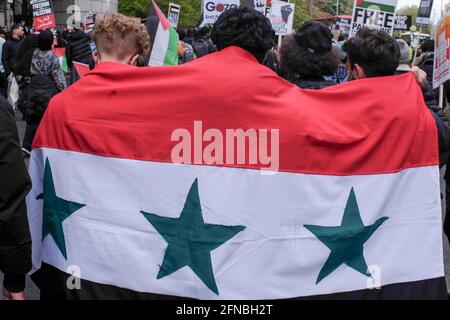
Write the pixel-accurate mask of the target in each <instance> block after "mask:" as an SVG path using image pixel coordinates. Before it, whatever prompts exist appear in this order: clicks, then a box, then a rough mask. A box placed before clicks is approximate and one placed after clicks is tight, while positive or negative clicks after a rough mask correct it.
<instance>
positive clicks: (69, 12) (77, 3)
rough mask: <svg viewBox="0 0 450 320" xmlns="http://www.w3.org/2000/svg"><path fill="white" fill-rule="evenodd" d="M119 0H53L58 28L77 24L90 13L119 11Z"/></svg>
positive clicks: (98, 13)
mask: <svg viewBox="0 0 450 320" xmlns="http://www.w3.org/2000/svg"><path fill="white" fill-rule="evenodd" d="M117 6H118V0H53V11H54V13H55V19H56V24H57V27H58V29H62V28H64V26H66V25H70V26H77V24H79V22H80V21H81V23H83V22H84V18H85V17H86V15H88V14H89V13H94V14H97V15H101V14H104V13H105V12H117Z"/></svg>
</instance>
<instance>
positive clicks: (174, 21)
mask: <svg viewBox="0 0 450 320" xmlns="http://www.w3.org/2000/svg"><path fill="white" fill-rule="evenodd" d="M180 12H181V6H180V5H178V4H175V3H169V13H168V14H167V20H169V22H170V24H171V25H172V27H174V28H175V29H176V28H177V27H178V21H179V20H180Z"/></svg>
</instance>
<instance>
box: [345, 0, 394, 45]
mask: <svg viewBox="0 0 450 320" xmlns="http://www.w3.org/2000/svg"><path fill="white" fill-rule="evenodd" d="M396 6H397V0H371V1H370V2H368V1H365V0H355V5H354V7H353V15H352V26H351V31H350V37H354V36H355V34H356V33H357V32H358V30H359V29H361V28H364V27H368V28H372V29H378V30H382V31H385V32H387V33H389V34H391V35H392V34H393V32H394V25H395V7H396Z"/></svg>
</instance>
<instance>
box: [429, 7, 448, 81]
mask: <svg viewBox="0 0 450 320" xmlns="http://www.w3.org/2000/svg"><path fill="white" fill-rule="evenodd" d="M449 40H450V15H449V14H448V13H447V15H446V16H445V17H444V18H442V19H441V21H439V23H438V25H437V26H436V40H435V41H434V67H433V88H434V89H436V88H438V87H439V86H440V85H441V84H443V83H444V82H445V81H447V80H449V79H450V54H449V52H450V45H449Z"/></svg>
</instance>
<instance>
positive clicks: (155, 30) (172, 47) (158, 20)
mask: <svg viewBox="0 0 450 320" xmlns="http://www.w3.org/2000/svg"><path fill="white" fill-rule="evenodd" d="M146 26H147V30H148V32H149V34H150V39H151V42H152V44H153V45H152V50H151V53H150V60H149V62H148V65H149V66H175V65H178V33H177V31H176V30H175V29H174V28H173V27H172V25H171V24H170V22H169V20H167V18H166V16H165V15H164V14H163V13H162V11H161V10H160V9H159V7H158V6H157V5H156V3H155V2H154V1H153V0H152V4H151V6H150V13H149V15H148V18H147V21H146Z"/></svg>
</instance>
